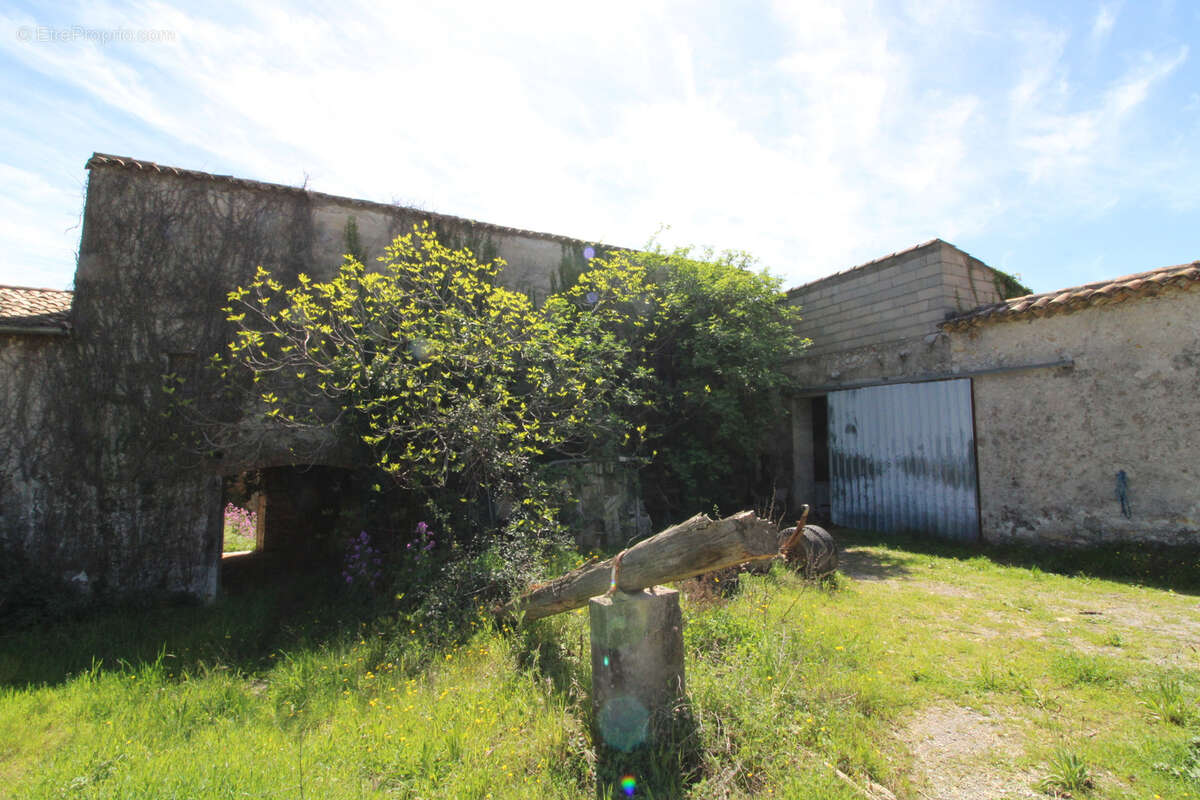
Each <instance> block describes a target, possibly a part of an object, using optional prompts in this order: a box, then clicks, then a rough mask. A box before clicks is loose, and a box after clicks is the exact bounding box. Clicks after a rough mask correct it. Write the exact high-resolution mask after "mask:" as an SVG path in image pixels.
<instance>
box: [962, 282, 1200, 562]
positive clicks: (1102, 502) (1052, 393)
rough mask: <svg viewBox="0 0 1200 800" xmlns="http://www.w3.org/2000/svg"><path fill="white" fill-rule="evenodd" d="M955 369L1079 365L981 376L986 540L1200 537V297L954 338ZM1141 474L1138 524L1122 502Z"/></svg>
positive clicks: (994, 327)
mask: <svg viewBox="0 0 1200 800" xmlns="http://www.w3.org/2000/svg"><path fill="white" fill-rule="evenodd" d="M950 338H951V348H952V354H953V362H954V366H955V367H956V368H959V369H963V370H968V369H987V368H992V367H1003V366H1017V365H1021V364H1032V363H1045V362H1052V361H1055V360H1058V359H1067V358H1070V359H1073V360H1074V368H1059V369H1054V370H1035V371H1028V372H1007V373H1002V374H996V375H982V376H979V377H976V378H975V379H974V393H975V424H976V437H977V438H976V442H977V449H978V466H979V490H980V491H979V494H980V501H981V516H982V528H983V536H984V537H985V538H986V539H988V540H991V541H1004V540H1012V539H1020V540H1028V541H1037V542H1061V543H1072V544H1081V543H1100V542H1114V541H1154V542H1164V543H1171V544H1178V543H1185V542H1187V543H1195V542H1197V541H1200V488H1198V487H1200V464H1198V462H1197V446H1198V444H1200V443H1198V441H1197V437H1196V422H1195V420H1196V419H1197V418H1200V289H1191V290H1172V291H1167V292H1164V293H1163V294H1162V295H1160V296H1154V297H1141V298H1136V299H1132V300H1128V301H1126V302H1123V303H1119V304H1109V305H1100V306H1092V307H1088V308H1083V309H1080V310H1077V311H1074V312H1071V313H1066V314H1059V315H1055V316H1050V317H1042V318H1037V319H1028V318H1026V319H1018V320H1011V321H1004V322H996V323H992V324H985V325H980V326H977V327H975V328H972V329H970V330H969V331H968V332H952V333H951V334H950ZM1119 470H1124V471H1125V473H1126V475H1127V477H1128V499H1129V502H1130V504H1131V507H1132V515H1131V517H1130V518H1128V519H1127V518H1125V517H1124V516H1122V514H1121V506H1120V503H1119V501H1118V499H1117V496H1116V483H1117V479H1116V476H1117V472H1118V471H1119Z"/></svg>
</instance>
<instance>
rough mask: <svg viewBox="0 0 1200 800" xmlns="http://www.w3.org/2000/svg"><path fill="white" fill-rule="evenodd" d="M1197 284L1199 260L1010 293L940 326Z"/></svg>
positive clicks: (1067, 307) (1060, 310) (1038, 314)
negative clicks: (1032, 291)
mask: <svg viewBox="0 0 1200 800" xmlns="http://www.w3.org/2000/svg"><path fill="white" fill-rule="evenodd" d="M1197 285H1200V261H1195V262H1192V263H1191V264H1179V265H1177V266H1174V267H1162V268H1160V269H1152V270H1150V271H1148V272H1138V273H1135V274H1133V275H1124V276H1122V277H1120V278H1113V279H1111V280H1107V281H1097V282H1095V283H1087V284H1084V285H1082V286H1074V287H1071V288H1069V289H1057V290H1055V291H1053V292H1044V293H1042V294H1029V295H1025V296H1024V297H1013V298H1010V299H1008V300H1004V301H1002V302H999V303H992V304H991V305H986V306H980V307H979V308H976V309H973V310H971V311H968V312H966V313H965V314H959V315H958V316H956V317H951V318H950V319H948V320H946V321H945V322H943V323H942V324H941V327H942V328H943V329H946V330H965V329H967V328H970V327H972V326H975V325H981V324H985V323H991V322H1002V321H1004V320H1010V319H1024V318H1026V317H1041V316H1047V315H1049V314H1056V313H1068V312H1071V311H1077V310H1079V309H1081V308H1087V307H1088V306H1094V305H1101V304H1103V303H1119V302H1122V301H1124V300H1129V299H1132V298H1136V297H1149V296H1152V295H1156V294H1158V293H1159V292H1161V291H1162V290H1163V289H1166V288H1180V289H1189V288H1192V287H1193V286H1197Z"/></svg>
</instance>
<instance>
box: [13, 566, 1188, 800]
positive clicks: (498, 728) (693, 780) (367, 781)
mask: <svg viewBox="0 0 1200 800" xmlns="http://www.w3.org/2000/svg"><path fill="white" fill-rule="evenodd" d="M843 561H844V564H845V566H846V568H847V570H849V571H850V573H851V574H853V575H857V576H859V577H858V578H846V577H842V578H841V579H839V581H838V588H836V589H835V590H833V591H823V590H819V589H816V588H813V587H811V586H807V585H805V584H803V583H802V582H801V581H799V580H798V579H797V578H795V577H794V576H793V575H791V574H788V573H784V572H773V573H772V574H769V575H766V576H755V575H743V576H742V577H741V579H740V587H741V588H740V591H739V592H737V593H736V594H735V595H734V596H733V597H731V598H729V599H727V600H722V599H720V598H719V597H718V598H710V599H709V600H708V601H707V602H706V603H705V604H704V605H703V606H700V605H692V604H691V603H685V609H684V610H685V620H686V622H685V629H684V631H685V633H684V635H685V644H686V658H687V669H688V675H687V679H688V706H687V709H686V713H684V714H682V715H681V716H680V719H679V725H678V727H677V728H676V729H675V730H674V731H673V732H672V733H671V734H670V735H669V737H668V739H667V740H666V741H664V742H662V743H661V744H660V746H659V747H657V748H652V749H642V750H638V751H635V752H634V753H631V754H622V753H619V752H613V751H609V750H607V749H605V748H604V747H603V746H602V745H600V744H598V743H597V742H596V740H595V739H594V738H593V736H592V734H591V732H590V730H591V728H590V726H591V718H590V713H591V712H590V704H589V699H588V697H589V695H588V690H589V682H590V669H589V667H588V659H589V653H588V643H587V631H586V617H585V616H584V615H583V614H563V615H559V616H557V617H552V618H549V619H547V620H543V621H541V622H539V623H537V624H536V625H534V626H531V627H529V628H526V629H521V630H519V631H512V630H507V629H505V628H503V627H497V626H496V624H495V623H493V622H492V621H491V619H490V618H489V617H488V616H486V615H485V614H481V613H480V612H479V611H478V610H477V609H475V608H472V609H470V611H471V619H470V620H469V621H468V622H467V623H466V624H464V625H463V626H461V627H456V628H444V627H433V628H431V627H430V624H429V622H428V621H427V620H426V619H423V618H418V617H415V616H410V615H406V614H400V615H391V616H388V617H384V618H376V619H373V620H371V619H365V618H363V617H362V616H360V613H361V608H360V607H359V606H356V605H354V604H352V603H348V602H347V598H345V597H344V596H342V595H338V594H330V593H329V591H328V590H327V589H326V588H325V586H324V585H323V584H317V585H309V584H305V583H300V584H297V583H296V582H295V580H294V579H293V580H291V581H289V582H288V583H285V584H283V585H276V586H265V587H264V586H256V587H255V588H254V589H253V590H249V591H247V592H246V593H244V594H240V595H239V594H234V595H230V596H227V597H225V598H224V599H223V600H221V601H220V602H218V603H217V604H216V605H214V606H212V607H208V608H195V607H188V608H175V609H164V608H150V609H140V610H135V611H130V610H124V611H122V612H120V613H113V614H109V615H102V616H99V617H94V618H92V619H89V620H86V621H82V622H75V623H64V624H61V625H59V626H56V627H43V628H39V629H30V630H26V631H22V632H13V631H6V632H4V633H3V634H0V796H4V797H14V798H16V797H19V798H29V799H31V800H38V799H39V798H50V797H61V796H78V797H86V798H160V797H171V796H175V797H189V798H208V797H213V798H216V797H228V796H250V797H285V796H286V797H299V796H305V797H328V798H343V797H345V798H362V797H379V798H384V797H408V798H415V797H421V798H426V800H430V799H431V798H455V800H457V799H458V798H480V799H481V800H483V799H484V798H487V797H488V795H489V794H490V795H491V797H492V798H494V800H500V799H501V798H522V800H524V799H525V798H531V797H533V798H583V797H593V798H612V797H624V796H625V795H624V794H623V793H622V792H623V790H622V788H621V786H622V781H623V780H624V779H625V778H626V776H632V777H633V778H634V779H635V781H636V794H635V796H639V797H660V798H661V797H679V798H705V800H708V799H709V798H749V797H755V798H758V797H786V798H797V799H799V800H803V799H804V798H814V799H815V798H822V799H824V798H834V799H835V800H837V799H839V798H840V799H842V800H848V799H849V798H859V799H861V797H862V796H863V795H862V794H861V793H860V791H859V790H857V789H854V788H852V787H851V786H850V785H849V784H848V783H847V782H846V780H845V779H843V778H840V777H838V776H837V774H836V773H835V772H834V769H835V768H836V769H838V770H840V771H841V772H842V773H843V775H845V776H846V778H848V779H850V780H851V781H853V782H854V783H856V784H857V785H858V786H860V787H864V786H867V785H868V783H867V782H868V781H874V782H875V783H878V784H882V785H883V786H886V787H887V788H888V789H889V790H890V791H892V792H894V793H895V794H896V795H897V797H899V798H901V800H918V799H919V798H922V797H941V796H955V795H953V794H951V790H954V789H956V788H957V790H960V791H961V792H963V793H961V794H959V795H957V796H975V797H997V798H1002V797H1026V796H1028V794H1029V793H1030V792H1033V791H1043V789H1039V788H1038V787H1044V792H1045V796H1046V797H1053V796H1054V795H1055V793H1057V794H1058V795H1059V796H1065V794H1066V791H1071V793H1072V794H1073V795H1074V796H1075V797H1082V796H1086V797H1089V798H1101V799H1103V798H1153V797H1154V796H1155V795H1158V796H1160V797H1162V798H1178V799H1179V800H1183V799H1185V798H1189V797H1190V798H1197V797H1200V778H1198V777H1197V775H1198V773H1197V768H1196V764H1197V763H1198V758H1197V753H1198V752H1200V747H1198V746H1197V744H1196V742H1197V741H1198V740H1200V729H1198V728H1197V727H1196V726H1197V723H1196V720H1195V719H1194V718H1192V719H1190V720H1189V719H1186V718H1183V717H1177V716H1176V717H1175V718H1174V719H1173V718H1172V716H1173V715H1172V713H1171V711H1170V709H1171V708H1174V707H1176V706H1177V705H1178V704H1179V703H1182V704H1183V705H1184V706H1187V705H1188V704H1191V706H1192V707H1194V705H1195V702H1196V699H1197V697H1200V671H1198V670H1197V669H1196V661H1195V658H1196V657H1195V653H1194V652H1193V651H1192V649H1191V644H1192V643H1194V641H1195V638H1196V636H1197V633H1198V631H1200V618H1198V616H1197V612H1196V610H1195V598H1194V597H1189V596H1180V595H1177V594H1175V593H1173V592H1170V591H1166V590H1159V589H1149V588H1144V587H1133V586H1129V585H1126V584H1123V583H1116V582H1110V581H1104V580H1100V579H1097V578H1090V577H1082V576H1076V577H1067V576H1060V575H1056V574H1053V573H1049V572H1045V571H1041V570H1036V571H1035V570H1032V569H1030V568H1027V567H1012V566H1003V565H998V564H996V563H995V562H993V561H991V560H989V559H987V558H983V557H980V556H979V555H978V553H977V551H975V550H972V549H967V548H960V549H956V548H952V547H944V548H943V549H941V550H940V551H939V552H938V553H930V552H921V551H919V550H913V549H906V548H901V547H894V546H884V545H872V546H863V545H859V546H855V547H853V548H852V549H851V550H850V552H848V553H846V554H844V557H843ZM1084 612H1087V613H1084ZM1095 612H1099V613H1095ZM472 623H474V624H472ZM1114 634H1117V635H1118V636H1119V639H1120V641H1121V644H1120V646H1115V645H1113V644H1111V641H1112V639H1113V635H1114ZM1072 665H1074V666H1072ZM1081 665H1082V666H1081ZM1088 665H1090V666H1088ZM1154 698H1156V699H1154ZM1152 699H1153V700H1152ZM1151 700H1152V702H1150V703H1149V704H1148V703H1147V702H1146V701H1151ZM931 719H932V720H934V721H936V722H937V723H938V724H936V725H934V726H932V727H930V725H929V724H928V722H926V721H927V720H931ZM943 720H951V721H953V722H954V725H953V726H951V727H950V729H947V726H946V725H944V724H942V721H943ZM940 732H941V733H940ZM942 733H944V734H945V735H948V736H952V737H953V742H952V743H953V747H952V748H951V747H949V746H945V747H944V746H942V744H940V743H939V742H938V741H936V740H935V741H934V742H932V743H930V744H923V743H924V742H925V741H926V738H925V737H927V736H934V737H936V736H938V735H942ZM951 756H952V757H951ZM1068 785H1071V786H1075V787H1082V789H1079V788H1076V789H1072V790H1067V789H1065V788H1064V787H1066V786H1068Z"/></svg>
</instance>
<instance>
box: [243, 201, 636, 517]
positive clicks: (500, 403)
mask: <svg viewBox="0 0 1200 800" xmlns="http://www.w3.org/2000/svg"><path fill="white" fill-rule="evenodd" d="M379 260H380V262H381V266H380V267H379V268H378V269H377V270H372V271H368V270H367V269H366V267H365V266H364V265H363V264H362V263H360V262H359V261H358V260H357V259H356V258H354V257H353V256H347V257H346V259H345V262H344V263H343V264H342V267H341V269H340V271H339V272H338V274H337V275H336V276H335V277H334V278H333V279H332V280H330V281H326V282H314V281H312V280H311V279H310V278H309V277H307V276H305V275H301V276H299V279H298V284H297V285H296V286H293V287H285V286H283V285H282V284H281V283H280V282H279V281H277V280H275V279H274V278H273V277H272V276H271V274H270V273H269V272H268V271H267V270H265V269H263V268H261V267H260V268H259V271H258V274H257V275H256V276H255V279H254V280H253V282H251V283H250V284H249V285H248V286H245V287H241V288H239V289H237V290H236V291H234V292H232V293H230V295H229V299H230V305H229V306H228V307H227V308H226V312H227V315H228V319H229V320H230V321H231V322H233V323H235V325H236V326H237V328H236V334H235V337H234V340H233V342H232V343H231V344H230V347H229V354H228V357H227V358H226V359H225V360H224V363H223V371H224V372H223V374H224V377H225V378H226V380H227V381H231V382H234V383H237V380H236V376H237V375H238V374H240V375H241V377H242V380H241V382H240V383H241V385H243V386H246V387H248V388H249V389H250V390H251V391H252V401H253V402H254V403H255V404H256V405H257V408H259V409H260V410H261V412H262V414H263V416H265V418H267V419H268V420H270V421H272V422H273V423H274V424H276V425H279V426H282V427H286V428H295V429H304V428H323V429H324V428H328V427H330V426H338V427H339V428H340V429H341V430H343V431H344V432H346V433H347V435H351V436H353V437H355V438H356V439H357V440H358V441H360V442H361V443H362V445H363V446H364V447H366V448H367V449H368V450H369V452H370V453H371V456H372V461H373V464H374V466H375V467H376V468H377V469H378V470H379V471H381V472H382V474H383V475H385V476H387V478H388V479H389V481H390V483H391V484H393V485H394V486H397V487H401V488H403V489H407V490H411V491H412V492H414V493H416V495H418V496H419V497H423V498H424V499H426V500H427V501H430V502H432V503H435V504H437V505H438V506H439V507H440V509H441V511H442V512H443V519H446V518H448V517H450V516H457V517H458V518H459V519H460V520H461V515H457V514H455V513H454V512H455V511H456V510H457V508H458V503H460V502H461V501H464V500H471V499H476V498H479V497H481V496H484V495H486V496H488V497H490V498H493V499H503V500H505V501H508V503H509V506H510V507H511V508H512V514H511V517H510V523H511V524H512V525H513V526H516V527H522V526H523V527H525V528H528V529H530V530H545V529H547V528H552V527H553V523H554V507H553V506H554V503H553V502H552V498H550V497H549V496H548V490H547V487H546V486H545V485H544V484H543V483H542V482H541V481H540V479H539V470H538V464H539V461H541V460H544V459H545V458H546V457H547V456H549V455H551V454H552V455H554V456H555V457H563V456H581V455H586V454H589V453H591V452H594V451H596V450H597V448H600V447H602V446H603V445H604V443H606V442H610V441H612V440H614V439H617V438H619V437H621V436H623V434H624V432H625V428H627V427H628V422H627V421H626V420H625V419H624V417H623V416H622V414H621V413H620V411H621V410H622V409H624V408H626V407H629V406H630V405H631V404H636V403H637V397H636V396H635V395H634V394H633V391H632V390H631V388H630V386H629V385H628V383H627V378H628V375H629V373H628V372H626V371H625V370H624V369H623V368H624V365H626V364H627V362H628V350H629V343H628V342H627V341H625V340H624V339H622V338H621V337H620V336H618V335H617V331H618V330H619V329H621V328H622V324H613V320H615V319H616V317H617V316H619V315H620V314H621V311H620V310H619V309H621V308H623V307H625V306H627V305H628V297H629V295H630V294H631V293H633V292H636V291H638V287H637V286H636V282H637V281H638V280H639V279H640V273H639V272H637V271H636V270H627V269H622V268H621V267H618V266H613V267H609V268H605V269H602V270H597V271H595V273H594V274H592V275H590V276H589V277H588V278H587V279H586V280H585V281H582V282H581V283H580V284H579V285H577V286H576V287H573V290H572V292H570V293H567V294H564V295H559V296H555V297H552V298H550V299H549V300H548V301H547V302H546V303H545V304H543V305H542V306H541V307H540V308H537V307H534V305H533V304H532V302H531V301H530V300H529V298H528V297H527V296H525V295H524V294H521V293H519V292H514V291H511V290H508V289H505V288H503V287H501V286H498V285H497V284H496V280H495V278H496V275H497V273H498V271H499V270H500V268H501V267H502V266H503V262H502V261H500V260H499V259H497V260H494V261H492V262H490V263H480V262H479V261H478V260H477V259H476V258H475V256H474V255H473V254H472V253H471V252H470V251H468V250H466V249H460V250H452V249H450V248H448V247H447V246H445V245H444V244H442V243H441V242H439V241H438V238H437V236H436V235H435V234H434V232H433V231H432V230H431V229H430V228H429V227H428V225H425V226H421V227H418V228H416V229H414V231H413V232H412V233H410V234H408V235H405V236H401V237H398V238H397V239H396V240H395V241H394V242H393V243H392V244H391V245H390V246H389V247H388V248H387V250H386V252H385V254H384V255H383V256H382V257H381V258H380V259H379ZM631 282H632V283H631ZM585 295H586V299H581V298H584V297H585ZM602 322H603V323H604V324H602ZM635 372H636V370H635ZM246 376H249V379H248V380H247V379H246Z"/></svg>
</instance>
